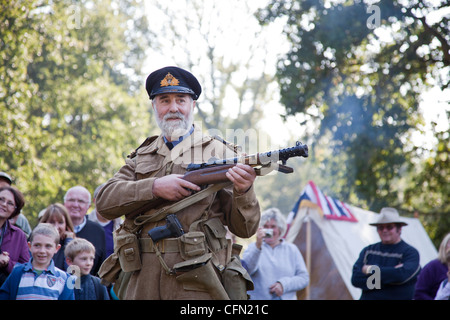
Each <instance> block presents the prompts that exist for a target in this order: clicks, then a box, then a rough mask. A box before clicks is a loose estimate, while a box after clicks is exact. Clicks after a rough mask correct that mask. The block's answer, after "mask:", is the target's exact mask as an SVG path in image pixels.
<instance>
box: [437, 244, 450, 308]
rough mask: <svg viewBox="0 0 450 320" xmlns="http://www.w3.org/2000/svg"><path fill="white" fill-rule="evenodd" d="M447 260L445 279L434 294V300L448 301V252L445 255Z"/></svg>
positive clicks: (449, 278)
mask: <svg viewBox="0 0 450 320" xmlns="http://www.w3.org/2000/svg"><path fill="white" fill-rule="evenodd" d="M445 257H446V260H447V268H448V272H447V279H444V280H443V281H442V282H441V285H440V286H439V289H438V291H437V292H436V297H435V298H434V300H450V250H448V251H447V253H446V256H445Z"/></svg>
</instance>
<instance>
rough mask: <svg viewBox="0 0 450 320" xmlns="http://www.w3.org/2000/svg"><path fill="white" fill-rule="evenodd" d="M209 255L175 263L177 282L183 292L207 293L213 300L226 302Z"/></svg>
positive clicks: (225, 294)
mask: <svg viewBox="0 0 450 320" xmlns="http://www.w3.org/2000/svg"><path fill="white" fill-rule="evenodd" d="M211 256H212V254H211V253H208V254H205V255H202V256H200V257H198V258H195V259H190V260H187V261H183V262H180V263H177V264H175V265H174V266H173V269H174V271H175V273H176V274H177V277H176V279H177V281H179V282H181V283H182V284H183V288H184V289H185V290H192V291H201V292H208V293H209V294H210V296H211V298H213V299H215V300H228V299H229V297H228V294H227V292H226V291H225V289H224V288H223V286H222V283H221V281H220V277H219V275H218V274H217V272H216V269H215V268H214V266H213V264H212V262H211Z"/></svg>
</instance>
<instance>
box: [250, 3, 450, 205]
mask: <svg viewBox="0 0 450 320" xmlns="http://www.w3.org/2000/svg"><path fill="white" fill-rule="evenodd" d="M403 3H404V2H399V1H391V0H390V1H379V2H377V3H375V4H373V5H369V4H368V3H365V2H363V1H344V2H332V1H311V0H304V1H300V0H297V1H295V0H283V1H272V2H271V3H270V4H269V5H268V6H267V7H266V8H264V9H261V10H260V11H259V12H258V14H257V17H258V18H259V20H260V22H261V23H263V24H264V23H270V22H271V21H274V20H275V19H277V18H280V17H285V18H286V19H287V23H286V26H285V29H284V33H285V34H286V36H287V37H288V39H289V41H290V43H291V49H290V51H289V52H288V53H287V54H286V55H285V56H284V57H282V58H281V59H280V61H279V63H278V70H277V79H278V82H279V84H280V87H281V102H282V104H283V105H285V106H286V112H287V114H296V113H304V114H307V115H309V116H310V117H311V118H312V119H313V121H311V123H313V124H314V125H316V126H317V128H318V130H317V134H316V135H315V139H316V141H317V142H318V144H319V143H320V144H327V145H329V147H330V148H331V150H332V156H331V157H329V158H327V159H325V160H324V161H325V168H326V170H325V173H326V174H328V177H329V178H330V179H334V178H335V177H338V178H339V179H338V180H337V181H333V183H332V185H334V187H333V189H334V195H336V196H338V197H339V198H341V199H343V200H346V201H348V199H350V198H352V197H353V198H354V199H358V201H359V204H360V205H363V206H366V207H368V208H369V209H371V210H374V211H379V209H381V207H383V206H386V205H389V206H398V207H402V205H403V204H402V203H401V202H400V198H399V191H401V190H399V189H398V182H399V179H400V177H401V175H402V172H404V170H405V166H407V165H408V164H409V163H411V161H413V159H417V157H418V155H416V154H415V153H414V152H413V150H412V143H411V142H410V137H411V133H412V132H413V131H414V130H416V128H417V126H418V124H420V123H421V121H422V119H421V114H420V112H419V111H418V101H419V96H420V93H421V92H422V91H423V90H424V89H425V88H426V87H429V86H431V85H436V84H437V85H440V86H441V87H442V88H446V87H447V86H448V82H449V77H448V74H449V72H448V71H449V59H448V52H449V51H448V48H449V39H450V36H449V34H450V33H449V30H448V18H446V17H443V18H441V19H440V20H439V21H438V22H436V23H431V22H429V21H428V19H427V18H425V16H426V14H427V13H430V12H432V11H436V10H439V9H441V8H443V7H445V2H441V3H439V4H438V5H435V6H432V5H431V4H429V3H428V2H425V1H411V2H409V3H407V4H405V5H404V4H403ZM374 9H379V10H374ZM377 12H378V13H379V14H380V16H379V19H378V21H379V25H376V23H375V25H374V23H373V22H376V19H375V20H374V19H372V18H373V16H372V15H373V14H376V13H377ZM371 17H372V18H371ZM374 27H375V29H373V28H374ZM311 153H314V150H313V151H312V152H311ZM344 176H345V179H343V178H342V177H344ZM330 184H331V183H330ZM441 187H442V186H439V188H441ZM357 204H358V203H357ZM403 210H406V207H404V208H403Z"/></svg>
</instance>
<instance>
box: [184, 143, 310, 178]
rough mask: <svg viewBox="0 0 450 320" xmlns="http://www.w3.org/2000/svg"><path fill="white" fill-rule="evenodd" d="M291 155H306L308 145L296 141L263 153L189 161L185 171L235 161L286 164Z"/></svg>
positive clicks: (234, 162) (258, 163)
mask: <svg viewBox="0 0 450 320" xmlns="http://www.w3.org/2000/svg"><path fill="white" fill-rule="evenodd" d="M292 157H305V158H306V157H308V146H307V145H305V144H302V143H300V142H299V141H297V142H296V144H295V146H294V147H291V148H286V149H281V150H274V151H269V152H264V153H257V154H254V155H248V156H243V157H235V158H228V159H221V160H214V161H209V162H204V163H198V164H196V163H191V164H189V165H188V167H187V169H186V170H187V171H195V170H199V169H205V168H208V167H214V166H221V165H225V164H236V163H245V164H249V165H264V164H268V163H270V162H278V161H281V162H282V163H283V164H286V161H287V160H288V159H289V158H292Z"/></svg>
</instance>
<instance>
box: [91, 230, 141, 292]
mask: <svg viewBox="0 0 450 320" xmlns="http://www.w3.org/2000/svg"><path fill="white" fill-rule="evenodd" d="M141 267H142V263H141V256H140V252H139V242H138V239H137V236H136V235H135V234H134V233H131V232H129V231H127V230H126V229H125V228H124V227H123V225H122V226H121V227H120V228H119V229H117V230H115V231H114V253H113V254H111V255H110V256H109V257H108V258H106V259H105V261H103V263H102V265H101V267H100V270H99V271H98V275H99V277H100V278H101V281H102V284H104V285H109V284H112V283H114V291H115V292H116V294H117V291H118V290H119V289H120V287H124V288H126V283H127V282H128V281H123V279H124V277H125V279H126V280H129V277H130V276H131V274H132V273H133V272H134V271H137V270H140V269H141ZM124 284H125V286H124ZM118 296H119V295H118ZM119 298H120V297H119Z"/></svg>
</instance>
